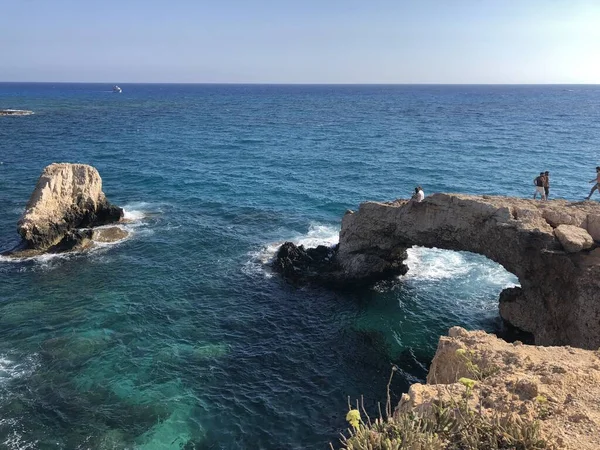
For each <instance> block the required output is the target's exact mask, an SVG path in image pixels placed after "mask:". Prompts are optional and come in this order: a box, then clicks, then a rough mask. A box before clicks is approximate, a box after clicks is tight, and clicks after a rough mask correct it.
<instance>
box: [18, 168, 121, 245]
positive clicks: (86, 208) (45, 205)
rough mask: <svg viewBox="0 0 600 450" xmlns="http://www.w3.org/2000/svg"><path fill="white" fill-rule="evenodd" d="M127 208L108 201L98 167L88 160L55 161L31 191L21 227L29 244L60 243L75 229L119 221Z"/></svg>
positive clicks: (23, 235)
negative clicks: (73, 161)
mask: <svg viewBox="0 0 600 450" xmlns="http://www.w3.org/2000/svg"><path fill="white" fill-rule="evenodd" d="M121 217H123V210H122V209H121V208H118V207H116V206H114V205H112V204H110V203H109V202H108V200H107V199H106V196H105V195H104V193H103V192H102V179H101V178H100V175H99V174H98V171H97V170H96V169H95V168H93V167H91V166H88V165H85V164H66V163H64V164H51V165H49V166H48V167H46V168H45V169H44V171H43V172H42V175H41V176H40V178H39V180H38V182H37V185H36V187H35V190H34V191H33V193H32V194H31V198H30V199H29V203H28V204H27V207H26V209H25V212H24V214H23V216H22V217H21V219H20V220H19V224H18V230H19V234H20V235H21V237H22V238H23V240H24V241H25V242H26V243H27V246H28V248H30V249H36V250H41V251H44V250H47V249H50V248H52V247H54V246H60V243H61V241H62V240H63V239H64V238H65V237H66V236H67V235H68V234H69V232H70V231H71V230H74V229H78V228H89V227H93V226H98V225H105V224H108V223H113V222H117V221H119V220H120V219H121Z"/></svg>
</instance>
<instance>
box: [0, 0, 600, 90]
mask: <svg viewBox="0 0 600 450" xmlns="http://www.w3.org/2000/svg"><path fill="white" fill-rule="evenodd" d="M0 30H2V31H1V33H0V35H1V37H0V81H54V82H56V81H65V82H68V81H77V82H96V81H97V82H111V83H128V82H149V83H152V82H172V83H386V84H388V83H390V84H391V83H501V84H502V83H590V84H595V83H600V0H582V1H579V0H562V1H554V0H438V1H434V0H414V1H403V0H390V1H388V0H318V1H317V0H295V1H288V0H270V1H269V0H219V1H217V0H214V1H208V0H206V1H205V0H170V1H165V0H0Z"/></svg>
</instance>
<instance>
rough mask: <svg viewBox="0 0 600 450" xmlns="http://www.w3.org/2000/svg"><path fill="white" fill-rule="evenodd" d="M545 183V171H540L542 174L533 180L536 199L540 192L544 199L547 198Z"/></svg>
mask: <svg viewBox="0 0 600 450" xmlns="http://www.w3.org/2000/svg"><path fill="white" fill-rule="evenodd" d="M544 183H545V176H544V172H540V176H539V177H536V178H535V179H534V180H533V184H534V185H535V192H534V193H533V199H534V200H535V198H536V197H537V195H538V194H540V197H541V198H542V200H546V191H545V190H544Z"/></svg>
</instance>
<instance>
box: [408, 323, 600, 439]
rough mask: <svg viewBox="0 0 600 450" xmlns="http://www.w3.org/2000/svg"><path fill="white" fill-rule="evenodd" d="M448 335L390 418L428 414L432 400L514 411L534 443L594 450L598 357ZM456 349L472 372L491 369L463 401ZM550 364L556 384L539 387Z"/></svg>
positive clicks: (598, 435)
mask: <svg viewBox="0 0 600 450" xmlns="http://www.w3.org/2000/svg"><path fill="white" fill-rule="evenodd" d="M449 334H450V337H444V336H442V337H441V338H440V341H439V344H438V349H437V352H436V354H435V357H434V359H433V362H432V364H431V367H430V371H429V375H428V376H427V384H426V385H423V384H413V385H412V386H411V387H410V389H409V391H408V393H407V394H404V395H403V396H402V398H401V400H400V402H399V404H398V406H397V408H396V412H403V413H406V412H413V411H414V412H419V413H421V414H428V413H433V412H435V411H436V407H437V405H439V404H440V402H441V403H445V404H450V405H452V404H456V403H457V402H462V401H467V402H468V403H469V405H470V406H471V408H472V409H473V410H477V411H481V413H482V414H490V415H494V414H505V413H507V412H509V411H514V412H518V414H519V415H520V416H521V418H522V419H526V420H530V421H534V420H535V421H537V422H538V424H539V427H540V432H541V435H542V436H541V437H542V438H544V439H548V440H553V441H555V442H556V443H558V444H560V445H561V448H567V449H573V450H597V449H599V448H600V402H598V399H599V398H600V372H598V371H597V370H595V369H593V367H594V366H595V364H596V362H597V359H598V357H597V356H596V355H595V352H594V351H590V350H580V349H570V348H566V347H536V346H531V345H518V346H514V345H512V344H509V343H507V342H505V341H503V340H501V339H498V338H497V337H495V336H493V335H491V334H487V333H484V332H483V331H472V332H468V331H466V330H463V329H458V328H457V327H455V328H452V329H451V331H450V333H449ZM457 349H463V350H464V351H465V354H466V355H469V361H471V363H473V364H476V365H481V366H480V368H483V367H494V368H495V370H494V371H488V373H489V374H488V375H487V376H480V377H478V378H477V379H476V383H475V385H474V386H473V388H472V389H471V390H470V392H469V394H468V396H466V395H465V393H466V391H465V387H464V386H463V385H462V384H461V383H457V381H458V380H459V378H460V377H463V376H465V372H464V371H465V370H466V368H467V366H468V364H467V365H465V357H464V355H463V354H461V353H460V352H459V353H457V352H456V350H457ZM556 362H560V364H561V367H562V368H563V369H564V370H559V371H554V373H553V375H552V376H553V377H554V378H556V381H557V382H554V383H551V384H547V383H545V382H544V379H545V378H547V376H546V375H544V373H545V372H546V370H547V369H546V368H548V367H552V366H553V365H554V364H556ZM457 369H458V370H457ZM482 372H483V370H480V373H482ZM470 378H473V377H470Z"/></svg>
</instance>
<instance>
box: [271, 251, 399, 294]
mask: <svg viewBox="0 0 600 450" xmlns="http://www.w3.org/2000/svg"><path fill="white" fill-rule="evenodd" d="M337 255H338V246H337V245H335V246H334V247H327V246H325V245H319V246H318V247H316V248H304V246H303V245H300V246H297V245H295V244H294V243H292V242H286V243H284V244H283V245H282V246H281V247H280V248H279V250H278V251H277V255H276V257H275V261H274V262H273V266H272V267H273V269H274V270H275V271H276V272H278V273H280V274H281V275H282V276H283V277H284V278H285V279H286V280H288V281H291V282H293V283H306V282H313V283H316V284H321V285H324V286H328V287H336V288H343V287H353V286H361V285H368V284H371V283H373V282H375V281H378V280H381V279H385V278H393V277H395V276H398V275H402V274H404V273H406V271H407V270H408V269H407V268H406V266H404V265H403V264H401V263H400V264H398V265H396V266H394V269H390V268H389V267H388V268H386V269H387V271H386V273H377V274H376V275H373V274H369V275H370V276H368V277H364V278H356V277H352V278H350V277H348V276H347V274H346V272H345V271H344V270H343V268H342V267H341V265H340V264H339V262H338V258H337Z"/></svg>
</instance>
